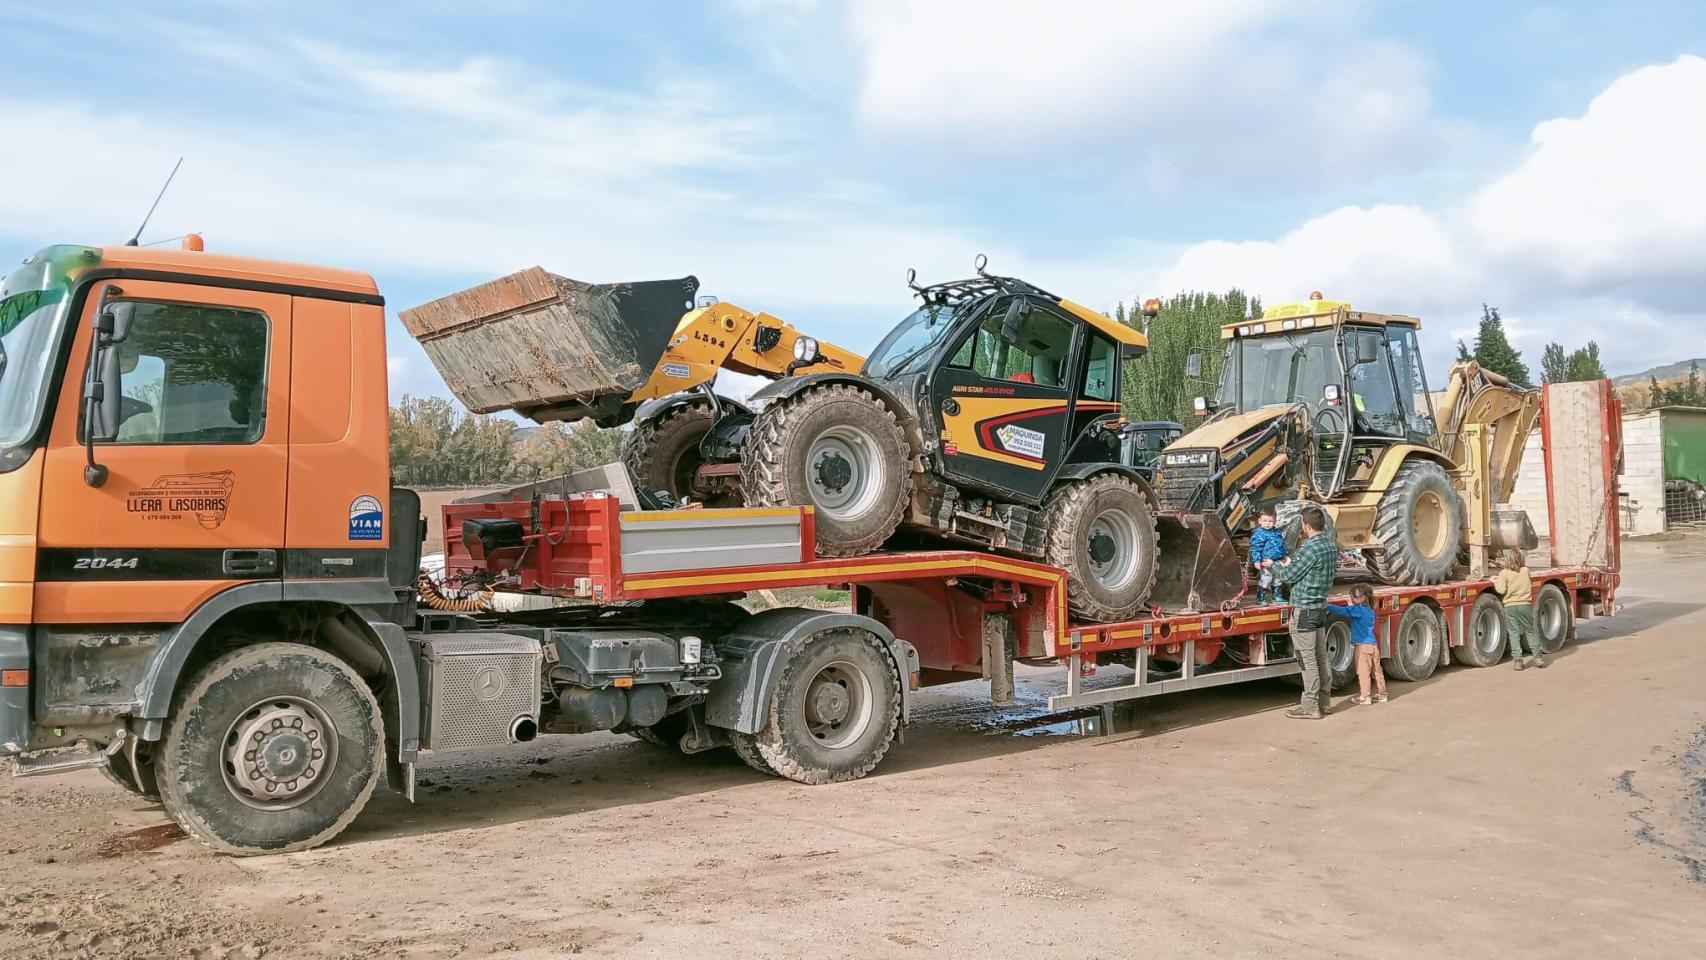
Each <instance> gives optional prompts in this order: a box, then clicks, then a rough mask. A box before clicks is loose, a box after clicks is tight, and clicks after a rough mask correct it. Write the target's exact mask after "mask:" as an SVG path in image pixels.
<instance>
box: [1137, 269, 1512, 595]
mask: <svg viewBox="0 0 1706 960" xmlns="http://www.w3.org/2000/svg"><path fill="white" fill-rule="evenodd" d="M1420 326H1421V323H1420V321H1419V320H1417V319H1416V318H1414V317H1407V316H1400V315H1396V314H1379V313H1370V312H1366V311H1360V310H1355V309H1352V307H1351V306H1350V304H1348V303H1344V302H1339V301H1329V300H1323V299H1321V298H1320V296H1319V294H1316V295H1313V296H1312V297H1311V299H1310V300H1307V301H1304V302H1302V303H1294V304H1284V305H1280V306H1277V307H1275V308H1273V309H1272V310H1270V311H1268V313H1267V314H1266V315H1264V316H1263V317H1262V319H1260V320H1252V321H1244V322H1239V323H1234V324H1228V325H1226V326H1225V327H1223V328H1222V330H1221V338H1222V339H1223V340H1224V341H1225V348H1224V349H1225V364H1224V366H1223V368H1222V374H1221V380H1220V384H1219V388H1218V390H1217V391H1216V394H1215V395H1214V397H1213V398H1212V399H1211V398H1207V397H1199V398H1198V399H1197V401H1196V407H1197V412H1198V413H1199V415H1202V416H1205V417H1207V418H1208V419H1207V421H1206V422H1205V423H1203V424H1202V425H1201V426H1199V427H1197V428H1196V429H1194V430H1192V431H1190V432H1188V433H1186V434H1185V435H1184V436H1182V437H1180V438H1179V439H1178V440H1177V441H1175V442H1174V443H1173V444H1172V445H1171V446H1169V447H1168V448H1167V449H1166V451H1165V452H1164V453H1163V454H1162V455H1161V457H1160V462H1159V464H1158V475H1157V478H1156V483H1155V487H1156V494H1157V496H1158V497H1159V498H1160V503H1161V509H1160V515H1159V517H1158V518H1157V520H1158V528H1159V536H1160V546H1159V551H1160V555H1161V571H1160V574H1159V576H1158V579H1157V584H1156V588H1155V591H1154V593H1153V594H1152V596H1151V599H1152V601H1153V602H1155V603H1157V604H1159V605H1161V606H1163V607H1166V608H1170V609H1175V610H1211V609H1217V608H1220V607H1224V606H1227V605H1229V604H1233V603H1236V602H1238V601H1239V599H1240V598H1241V597H1242V596H1243V594H1244V592H1245V590H1246V587H1247V576H1246V573H1247V564H1246V563H1245V562H1244V561H1243V554H1242V552H1241V551H1240V549H1239V548H1238V545H1237V541H1238V540H1239V539H1240V538H1242V536H1243V535H1245V534H1247V533H1248V529H1249V527H1250V526H1251V525H1252V524H1253V522H1254V519H1255V516H1256V513H1257V511H1258V510H1259V509H1260V508H1262V507H1274V508H1275V509H1276V510H1277V511H1278V512H1279V513H1280V515H1281V519H1282V520H1284V519H1286V518H1287V517H1288V516H1295V514H1296V513H1297V511H1298V510H1299V509H1300V508H1301V507H1302V506H1303V505H1304V504H1306V503H1310V502H1314V503H1317V504H1320V505H1321V506H1323V507H1325V508H1326V512H1327V515H1328V518H1329V519H1330V521H1331V523H1332V525H1333V527H1334V531H1335V533H1336V535H1337V538H1338V541H1339V543H1340V545H1341V546H1343V547H1346V548H1352V549H1360V550H1361V551H1362V553H1363V556H1364V557H1365V559H1366V560H1367V562H1368V567H1369V570H1370V572H1371V573H1372V574H1373V575H1374V577H1375V578H1376V579H1378V580H1380V581H1381V582H1384V583H1390V584H1431V583H1439V582H1441V581H1443V580H1445V579H1446V577H1447V576H1449V575H1450V574H1451V573H1452V572H1453V571H1454V569H1457V568H1460V567H1462V566H1464V565H1466V564H1467V565H1470V566H1472V567H1477V568H1484V567H1485V562H1486V551H1487V550H1488V549H1492V548H1497V547H1501V546H1507V545H1518V544H1525V543H1526V542H1528V541H1531V540H1532V539H1533V528H1532V527H1530V526H1528V523H1527V518H1526V515H1523V514H1522V513H1521V511H1508V510H1500V509H1498V507H1499V505H1501V504H1503V503H1505V502H1506V501H1507V500H1508V499H1509V497H1510V493H1511V487H1512V485H1513V484H1514V483H1515V479H1516V472H1517V466H1518V464H1519V462H1520V459H1521V456H1522V446H1523V442H1524V440H1525V439H1526V437H1527V436H1528V433H1529V431H1530V430H1531V429H1532V428H1533V425H1534V421H1535V418H1536V417H1537V415H1538V411H1539V395H1538V392H1537V391H1524V390H1519V389H1516V388H1514V387H1512V386H1511V385H1510V383H1509V382H1508V381H1506V380H1505V379H1504V378H1503V377H1499V376H1498V375H1496V374H1493V373H1491V372H1489V371H1486V370H1483V369H1481V367H1480V366H1479V365H1478V364H1475V363H1473V362H1470V363H1460V364H1456V365H1454V366H1453V367H1452V368H1451V371H1450V373H1449V374H1448V380H1449V385H1448V387H1447V389H1446V390H1445V392H1444V394H1443V396H1442V399H1441V401H1440V404H1439V407H1438V410H1437V414H1438V417H1437V422H1436V416H1435V414H1436V411H1435V409H1434V406H1433V402H1432V399H1431V397H1430V394H1429V393H1428V384H1427V377H1426V374H1425V372H1424V370H1423V368H1422V360H1421V354H1420V351H1419V349H1418V345H1417V331H1418V329H1419V328H1420ZM1200 368H1201V362H1200V357H1196V358H1193V361H1192V362H1191V363H1190V364H1188V370H1189V372H1190V375H1192V376H1195V375H1197V372H1198V371H1200Z"/></svg>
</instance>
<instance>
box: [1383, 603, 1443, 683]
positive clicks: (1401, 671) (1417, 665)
mask: <svg viewBox="0 0 1706 960" xmlns="http://www.w3.org/2000/svg"><path fill="white" fill-rule="evenodd" d="M1443 643H1445V624H1443V623H1441V622H1440V619H1439V614H1437V613H1435V612H1434V609H1433V608H1432V607H1430V606H1428V605H1427V604H1425V603H1414V602H1412V603H1411V604H1410V605H1409V606H1407V607H1405V608H1404V613H1403V615H1402V616H1400V617H1399V618H1398V635H1397V636H1396V637H1394V638H1393V640H1392V656H1390V657H1387V658H1385V659H1384V660H1382V661H1381V668H1382V669H1383V670H1384V671H1385V672H1386V675H1387V676H1388V677H1391V678H1392V679H1394V680H1403V681H1406V682H1410V683H1419V682H1421V681H1423V680H1426V679H1427V678H1429V677H1431V676H1433V674H1434V668H1435V667H1438V666H1439V649H1440V645H1441V644H1443Z"/></svg>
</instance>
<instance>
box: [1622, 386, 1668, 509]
mask: <svg viewBox="0 0 1706 960" xmlns="http://www.w3.org/2000/svg"><path fill="white" fill-rule="evenodd" d="M1621 486H1622V493H1623V506H1624V511H1623V516H1624V519H1625V521H1626V522H1625V524H1624V532H1625V533H1627V534H1629V535H1630V536H1635V537H1646V536H1651V535H1653V534H1657V533H1664V532H1665V445H1664V420H1663V418H1662V417H1661V416H1660V415H1659V413H1658V411H1656V410H1643V411H1641V412H1639V413H1631V414H1627V415H1625V416H1624V417H1623V478H1622V481H1621Z"/></svg>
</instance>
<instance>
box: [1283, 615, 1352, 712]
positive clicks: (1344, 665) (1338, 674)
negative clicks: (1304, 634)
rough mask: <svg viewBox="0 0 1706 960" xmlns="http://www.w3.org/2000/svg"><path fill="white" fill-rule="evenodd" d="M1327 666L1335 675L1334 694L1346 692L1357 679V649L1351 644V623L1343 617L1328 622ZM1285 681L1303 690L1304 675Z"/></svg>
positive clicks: (1291, 677)
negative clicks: (1341, 691)
mask: <svg viewBox="0 0 1706 960" xmlns="http://www.w3.org/2000/svg"><path fill="white" fill-rule="evenodd" d="M1326 631H1327V666H1328V668H1329V669H1330V670H1332V674H1333V692H1334V693H1337V692H1338V691H1340V690H1344V689H1346V688H1347V687H1349V686H1350V685H1351V684H1353V683H1355V682H1356V679H1357V661H1356V647H1355V646H1353V645H1352V644H1351V622H1350V621H1349V620H1346V619H1345V618H1343V617H1333V618H1331V619H1329V620H1328V621H1327V626H1326ZM1285 681H1286V682H1287V683H1289V684H1291V685H1292V686H1294V687H1297V688H1298V689H1302V688H1303V674H1301V673H1294V674H1291V675H1289V676H1287V677H1286V678H1285Z"/></svg>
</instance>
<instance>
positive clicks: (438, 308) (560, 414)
mask: <svg viewBox="0 0 1706 960" xmlns="http://www.w3.org/2000/svg"><path fill="white" fill-rule="evenodd" d="M698 289H699V281H698V280H696V279H694V278H693V277H683V278H682V279H679V280H656V281H648V282H644V283H610V284H593V283H581V282H580V281H578V280H570V279H569V278H567V277H560V276H557V275H556V274H554V273H549V272H547V271H545V270H543V269H541V268H539V267H531V268H529V269H527V270H523V271H521V272H520V273H513V274H510V275H509V276H507V277H500V278H498V279H497V280H493V281H491V282H489V283H483V284H481V285H479V286H477V287H470V288H469V289H467V290H463V291H462V292H460V293H453V294H451V295H450V296H448V297H444V298H441V299H438V300H434V301H432V302H431V303H425V304H422V305H420V306H418V307H414V308H411V309H408V310H404V311H403V312H402V313H401V314H400V315H399V317H400V319H401V320H402V321H403V326H404V327H405V328H406V329H407V330H408V331H409V335H410V336H412V337H414V338H415V339H416V340H418V341H420V344H421V347H422V349H424V350H425V351H426V354H427V356H428V357H429V358H430V359H431V360H432V363H433V366H435V367H437V368H438V372H439V374H440V375H441V376H442V377H444V382H445V384H446V385H448V386H449V387H450V392H451V393H453V394H455V395H456V399H458V400H460V401H462V404H463V405H464V406H466V407H467V408H468V409H469V410H471V411H473V412H475V413H491V412H494V411H497V410H513V411H515V412H517V413H520V414H522V415H523V416H527V417H532V418H533V419H535V420H539V421H546V420H576V419H580V418H583V417H596V418H601V419H611V420H617V419H620V418H621V416H622V407H623V405H624V404H625V403H626V401H627V399H628V396H629V394H631V393H633V392H634V390H636V389H638V388H639V387H640V386H641V385H642V384H644V383H645V382H646V381H647V380H648V379H649V378H650V377H651V375H652V370H653V368H654V367H656V366H657V363H658V360H659V358H661V357H662V356H663V353H664V351H665V350H666V349H668V347H669V339H670V337H671V336H672V335H673V334H674V333H675V329H676V327H677V326H678V325H679V324H680V322H681V318H682V315H683V314H685V313H686V312H687V311H689V310H691V309H692V308H693V296H694V294H695V293H697V292H698ZM630 413H631V411H630Z"/></svg>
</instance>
